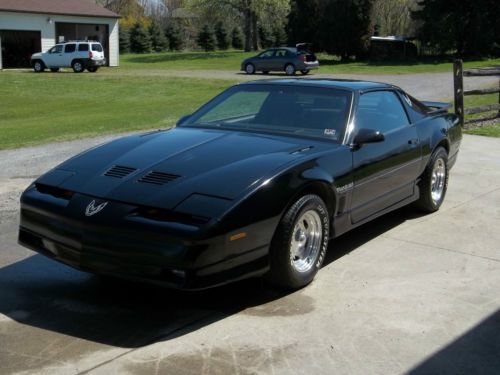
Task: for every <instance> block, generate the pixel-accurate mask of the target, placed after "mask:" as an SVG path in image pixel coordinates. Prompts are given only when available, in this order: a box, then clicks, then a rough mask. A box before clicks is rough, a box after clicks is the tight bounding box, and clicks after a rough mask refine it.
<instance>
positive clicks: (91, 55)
mask: <svg viewBox="0 0 500 375" xmlns="http://www.w3.org/2000/svg"><path fill="white" fill-rule="evenodd" d="M92 57H94V55H93V54H92V51H89V59H91V58H92Z"/></svg>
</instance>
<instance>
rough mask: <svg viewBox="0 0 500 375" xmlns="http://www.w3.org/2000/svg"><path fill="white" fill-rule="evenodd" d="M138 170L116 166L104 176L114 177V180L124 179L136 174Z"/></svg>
mask: <svg viewBox="0 0 500 375" xmlns="http://www.w3.org/2000/svg"><path fill="white" fill-rule="evenodd" d="M136 170H137V169H136V168H132V167H126V166H123V165H114V166H112V167H111V168H110V169H108V170H107V171H106V172H105V173H104V176H106V177H114V178H123V177H125V176H128V175H129V174H131V173H132V172H134V171H136Z"/></svg>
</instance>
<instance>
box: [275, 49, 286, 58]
mask: <svg viewBox="0 0 500 375" xmlns="http://www.w3.org/2000/svg"><path fill="white" fill-rule="evenodd" d="M286 55H287V50H286V49H279V50H277V51H276V57H284V56H286Z"/></svg>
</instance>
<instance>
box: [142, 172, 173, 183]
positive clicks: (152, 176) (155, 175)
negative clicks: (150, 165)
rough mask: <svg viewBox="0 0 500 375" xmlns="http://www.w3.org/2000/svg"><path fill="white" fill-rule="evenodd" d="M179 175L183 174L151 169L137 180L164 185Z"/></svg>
mask: <svg viewBox="0 0 500 375" xmlns="http://www.w3.org/2000/svg"><path fill="white" fill-rule="evenodd" d="M179 177H181V176H179V175H176V174H171V173H164V172H158V171H151V172H149V173H148V174H146V175H145V176H142V177H141V178H140V179H139V180H137V182H142V183H146V184H153V185H164V184H167V183H169V182H171V181H174V180H176V179H178V178H179Z"/></svg>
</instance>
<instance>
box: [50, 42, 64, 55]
mask: <svg viewBox="0 0 500 375" xmlns="http://www.w3.org/2000/svg"><path fill="white" fill-rule="evenodd" d="M62 50H63V46H62V44H57V45H55V46H54V47H52V48H51V49H50V51H49V52H50V53H61V52H62Z"/></svg>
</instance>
